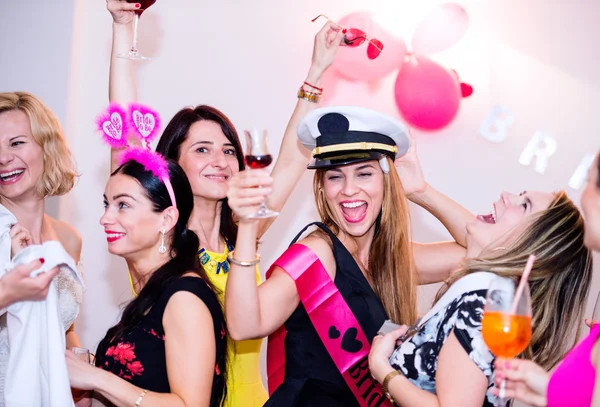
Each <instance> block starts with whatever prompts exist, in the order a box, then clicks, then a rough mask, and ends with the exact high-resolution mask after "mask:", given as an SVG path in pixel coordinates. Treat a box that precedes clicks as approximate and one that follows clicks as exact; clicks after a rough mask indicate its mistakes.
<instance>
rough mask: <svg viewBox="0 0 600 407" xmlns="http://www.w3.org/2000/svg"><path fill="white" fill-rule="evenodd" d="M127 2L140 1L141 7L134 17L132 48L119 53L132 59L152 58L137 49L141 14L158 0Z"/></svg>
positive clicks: (130, 1) (131, 0)
mask: <svg viewBox="0 0 600 407" xmlns="http://www.w3.org/2000/svg"><path fill="white" fill-rule="evenodd" d="M126 1H127V3H140V8H139V9H137V10H135V16H134V17H133V38H132V40H131V49H130V50H129V52H128V53H127V54H118V55H117V56H118V57H119V58H125V59H131V60H134V61H140V60H141V61H144V60H148V59H150V58H148V57H145V56H143V55H141V54H140V53H139V52H138V49H137V37H138V22H139V21H140V16H141V15H142V13H143V12H144V11H146V9H147V8H148V7H150V6H152V5H153V4H154V3H156V0H126Z"/></svg>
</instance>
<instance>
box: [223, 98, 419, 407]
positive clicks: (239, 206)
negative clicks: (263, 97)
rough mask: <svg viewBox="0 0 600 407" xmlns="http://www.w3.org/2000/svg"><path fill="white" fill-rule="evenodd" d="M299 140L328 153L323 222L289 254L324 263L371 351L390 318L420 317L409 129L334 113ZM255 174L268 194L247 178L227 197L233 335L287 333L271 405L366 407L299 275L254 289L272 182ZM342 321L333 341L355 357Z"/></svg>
mask: <svg viewBox="0 0 600 407" xmlns="http://www.w3.org/2000/svg"><path fill="white" fill-rule="evenodd" d="M298 134H299V137H300V140H301V142H302V143H303V144H304V145H305V146H306V147H309V148H312V147H315V144H316V145H317V146H319V147H318V148H317V149H316V150H315V154H314V158H315V159H314V161H313V162H312V163H311V165H309V167H308V168H313V169H316V170H317V171H316V173H315V181H314V187H315V199H316V202H317V208H318V210H319V214H320V216H321V222H319V223H316V226H317V229H316V230H315V231H314V232H313V233H311V234H310V235H309V236H307V237H306V238H304V239H302V240H299V241H298V243H296V242H295V241H294V243H295V244H294V245H292V246H291V248H290V249H289V250H288V252H290V250H294V246H296V249H297V248H298V247H299V246H302V248H303V249H302V250H305V249H306V248H308V250H309V252H310V253H312V254H314V255H316V257H318V260H319V261H320V264H322V265H323V267H324V269H325V271H326V272H327V274H328V275H329V277H330V278H331V280H333V282H334V283H335V287H336V288H337V290H338V291H339V293H340V294H341V296H342V297H343V302H345V303H346V304H347V305H348V307H349V309H350V310H351V313H352V314H353V315H354V317H355V318H356V321H358V324H359V325H360V328H361V329H362V331H363V332H364V337H365V338H366V340H368V342H369V343H370V342H371V340H372V339H373V337H374V336H375V335H376V334H377V331H378V329H379V328H380V327H381V325H382V324H383V322H384V321H385V320H386V319H388V318H389V319H391V320H393V321H394V322H396V323H412V322H413V320H414V319H415V317H416V286H417V283H418V282H417V276H416V273H415V271H414V267H413V260H412V254H411V246H410V240H409V233H408V206H407V202H406V198H405V196H404V193H403V191H402V186H401V183H400V179H399V178H398V174H397V173H396V170H395V168H394V161H393V160H394V158H395V157H396V155H397V154H398V155H402V154H403V153H404V152H405V151H406V149H407V148H408V137H407V134H406V128H405V126H404V125H402V124H401V123H399V122H398V121H396V120H394V119H392V118H390V117H388V116H385V115H383V114H380V113H377V112H374V111H371V110H368V109H363V108H356V107H345V108H344V107H329V108H322V109H318V110H316V111H314V112H313V113H311V114H309V115H308V116H307V117H306V118H305V119H304V120H303V121H302V123H301V124H300V126H299V129H298ZM319 148H320V150H319ZM255 174H256V176H255V177H256V178H255V181H256V182H255V183H254V184H253V185H252V186H258V185H260V186H262V188H256V189H255V192H254V193H252V189H251V188H247V187H249V186H250V185H249V184H247V182H248V180H247V179H246V180H245V181H246V184H243V185H242V181H240V185H237V184H236V182H237V180H236V179H234V180H232V184H231V185H230V193H229V194H228V198H229V202H230V205H231V207H232V208H233V209H234V210H235V211H236V214H237V215H238V216H239V218H240V224H239V230H238V238H237V242H236V245H235V248H236V249H235V252H234V253H231V255H230V260H231V263H232V267H231V270H230V272H229V273H230V275H229V280H228V282H227V290H226V294H225V312H226V315H227V323H228V327H229V330H230V333H231V336H232V337H233V338H234V339H236V340H240V339H249V338H260V337H264V336H266V335H270V334H272V333H273V332H275V331H276V330H277V329H278V328H279V327H280V326H281V325H283V324H285V328H286V330H287V335H286V337H285V360H286V365H285V378H284V381H283V383H282V384H281V385H280V386H279V387H278V388H277V390H275V392H274V393H273V394H272V395H271V398H270V399H269V401H268V402H267V403H266V404H265V406H285V407H288V406H359V405H366V404H364V403H365V402H364V400H363V401H360V400H359V401H357V398H356V397H355V394H356V393H353V392H352V390H351V389H350V387H349V385H347V384H346V383H347V382H346V381H345V379H344V377H343V375H342V373H341V372H340V371H339V370H338V369H337V368H336V365H335V364H334V361H333V360H332V357H331V356H330V354H329V352H328V350H327V347H326V345H325V343H328V342H327V341H328V339H327V338H325V339H324V338H323V336H322V335H321V336H320V335H319V333H318V332H317V330H316V329H315V327H314V326H313V324H312V322H311V319H310V318H309V314H308V313H307V308H305V306H304V305H303V303H302V302H301V297H300V295H299V291H298V289H297V286H296V284H295V282H294V280H293V279H292V278H290V275H289V274H288V273H287V272H286V271H285V270H283V269H282V268H281V267H279V266H273V267H272V268H271V270H270V272H269V273H268V275H269V277H268V279H267V281H266V282H265V283H263V284H262V285H261V286H260V287H256V284H254V281H253V276H254V274H253V272H252V270H253V269H251V268H250V266H251V265H252V264H255V263H256V260H257V253H256V247H255V244H254V242H255V241H256V236H257V230H258V227H257V224H258V223H257V221H256V220H247V219H244V218H245V216H246V215H248V214H250V213H253V212H255V211H256V210H257V208H258V207H257V206H255V205H257V204H258V203H260V201H261V199H262V198H261V196H260V194H265V195H267V194H268V193H269V192H270V190H269V187H270V184H271V182H272V181H271V179H270V177H269V176H268V174H267V173H265V172H261V171H258V170H257V171H256V172H255ZM250 195H253V196H252V197H251V196H250ZM263 198H264V196H263ZM309 226H310V225H309ZM303 232H304V230H303V231H302V232H301V234H302V233H303ZM288 252H286V253H288ZM284 256H286V254H284V255H283V256H282V258H283V257H284ZM288 271H289V270H288ZM338 322H339V320H336V317H335V316H333V315H332V316H330V317H329V318H328V324H329V323H330V324H331V326H332V327H333V328H331V329H330V332H331V334H330V336H329V338H331V341H333V342H335V343H336V344H338V345H339V346H340V347H341V349H343V350H344V351H346V350H347V351H348V352H350V353H352V352H353V351H354V350H353V349H352V342H353V341H352V338H346V337H347V332H349V331H350V330H348V331H345V330H344V331H342V332H337V331H336V329H337V328H339V325H336V324H337V323H338ZM336 327H337V328H336ZM355 332H356V329H355V330H354V333H355ZM346 339H348V340H346ZM333 342H332V343H333ZM354 343H355V344H356V342H354ZM345 345H349V346H345ZM362 345H367V347H368V344H364V343H363V344H362ZM362 345H361V346H362ZM366 373H368V369H367V370H366ZM270 380H271V378H270ZM365 383H366V382H365ZM269 387H272V386H271V383H270V384H269ZM366 387H368V385H365V388H366ZM369 397H370V396H369Z"/></svg>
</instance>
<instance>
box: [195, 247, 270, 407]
mask: <svg viewBox="0 0 600 407" xmlns="http://www.w3.org/2000/svg"><path fill="white" fill-rule="evenodd" d="M225 246H226V247H225V252H224V253H215V252H211V251H208V250H204V249H201V250H200V252H199V255H200V262H201V263H202V266H203V267H204V270H206V273H207V274H208V277H209V278H210V280H211V281H212V283H213V284H214V285H215V287H216V288H217V289H218V290H220V293H219V300H220V301H221V304H224V300H225V298H224V295H225V284H226V283H227V276H228V274H227V271H229V263H228V262H227V255H228V254H229V249H228V248H227V246H228V244H226V245H225ZM256 283H257V284H260V283H261V279H260V273H259V272H258V267H257V268H256ZM261 345H262V339H255V340H249V341H233V340H231V339H230V340H229V344H228V351H229V353H228V357H229V359H228V361H227V362H228V369H227V399H226V403H225V406H226V407H262V406H263V404H265V403H266V402H267V399H268V398H269V396H268V394H267V391H266V390H265V386H264V385H263V382H262V378H261V374H260V347H261Z"/></svg>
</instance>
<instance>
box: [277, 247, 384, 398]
mask: <svg viewBox="0 0 600 407" xmlns="http://www.w3.org/2000/svg"><path fill="white" fill-rule="evenodd" d="M274 267H280V268H282V269H283V270H285V272H286V273H288V274H289V276H290V277H292V279H293V280H294V281H295V282H296V288H297V289H298V295H299V297H300V301H301V302H302V304H303V305H304V308H305V309H306V312H307V314H308V316H309V318H310V320H311V322H312V324H313V326H314V327H315V329H316V331H317V333H318V335H319V337H320V338H321V341H322V342H323V345H325V348H326V349H327V352H328V353H329V355H330V356H331V358H332V359H333V361H334V363H335V365H336V367H337V368H338V370H339V372H340V373H341V374H342V376H343V377H344V380H345V381H346V384H347V385H348V387H349V388H350V390H352V393H353V394H354V396H355V397H356V400H357V401H358V403H359V405H360V406H361V407H381V406H385V407H391V406H392V404H391V403H390V402H389V401H388V400H387V398H386V397H385V395H384V394H383V390H382V389H381V386H380V385H379V383H377V382H376V381H375V379H373V378H372V377H371V373H370V372H369V366H368V355H369V350H370V349H371V345H370V343H369V341H368V340H367V337H366V336H365V333H364V332H363V330H362V328H361V327H360V324H359V323H358V321H357V320H356V317H355V316H354V314H353V313H352V310H351V309H350V307H349V306H348V304H347V303H346V301H345V300H344V298H343V297H342V294H341V293H340V292H339V290H338V289H337V287H336V285H335V283H334V282H333V280H332V279H331V277H330V276H329V274H328V273H327V271H326V270H325V268H324V267H323V264H321V261H320V260H319V258H318V257H317V255H316V254H315V253H314V252H313V251H312V250H310V249H309V248H308V247H306V246H304V245H302V244H298V243H296V244H294V245H292V246H291V247H290V248H289V249H288V250H287V251H286V252H285V253H284V254H283V255H282V256H281V257H280V258H279V259H277V261H276V262H275V263H274V264H273V265H272V266H271V268H270V269H269V271H268V272H267V278H269V276H270V274H271V272H272V270H273V268H274ZM285 335H286V331H285V327H283V326H282V327H281V328H279V329H278V330H277V331H276V332H274V333H273V334H272V335H270V336H269V343H268V348H267V373H268V377H269V393H270V394H273V392H274V391H275V390H276V389H277V387H279V385H280V384H281V383H282V382H283V379H284V372H285V350H284V346H285V345H284V340H285Z"/></svg>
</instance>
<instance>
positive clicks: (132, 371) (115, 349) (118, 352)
mask: <svg viewBox="0 0 600 407" xmlns="http://www.w3.org/2000/svg"><path fill="white" fill-rule="evenodd" d="M134 350H135V345H133V344H130V343H127V342H120V343H118V344H116V345H115V346H111V347H109V348H108V349H107V350H106V353H105V354H106V356H109V357H112V358H113V359H114V360H115V361H116V362H119V363H120V364H122V365H124V366H123V367H124V369H123V368H121V369H119V373H118V375H119V376H120V377H122V378H123V379H127V380H131V379H132V377H133V376H136V375H138V376H141V374H142V373H143V372H144V366H142V363H141V362H139V361H137V360H136V361H135V362H134V359H135V352H134ZM105 365H106V366H108V362H105Z"/></svg>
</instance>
